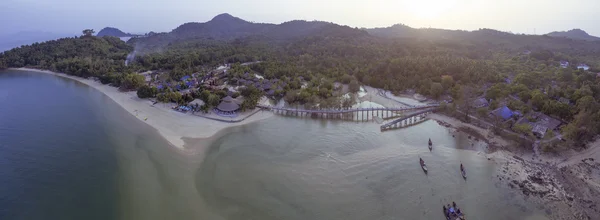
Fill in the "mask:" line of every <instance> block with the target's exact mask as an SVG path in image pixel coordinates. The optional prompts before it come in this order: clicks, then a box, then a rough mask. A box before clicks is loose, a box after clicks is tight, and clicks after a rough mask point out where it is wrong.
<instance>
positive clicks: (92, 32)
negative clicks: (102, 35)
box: [81, 29, 96, 37]
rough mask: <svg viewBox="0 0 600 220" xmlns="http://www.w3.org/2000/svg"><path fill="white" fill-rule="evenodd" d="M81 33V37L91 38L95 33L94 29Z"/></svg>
mask: <svg viewBox="0 0 600 220" xmlns="http://www.w3.org/2000/svg"><path fill="white" fill-rule="evenodd" d="M81 33H83V36H86V37H91V36H92V35H93V34H94V33H96V32H95V31H94V29H85V30H83V31H82V32H81Z"/></svg>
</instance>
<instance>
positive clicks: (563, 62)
mask: <svg viewBox="0 0 600 220" xmlns="http://www.w3.org/2000/svg"><path fill="white" fill-rule="evenodd" d="M560 67H562V68H567V67H569V62H568V61H564V60H562V61H560Z"/></svg>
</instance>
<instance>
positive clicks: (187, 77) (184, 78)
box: [181, 76, 190, 81]
mask: <svg viewBox="0 0 600 220" xmlns="http://www.w3.org/2000/svg"><path fill="white" fill-rule="evenodd" d="M189 78H190V76H184V77H181V81H184V80H186V79H189Z"/></svg>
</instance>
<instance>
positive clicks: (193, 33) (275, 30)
mask: <svg viewBox="0 0 600 220" xmlns="http://www.w3.org/2000/svg"><path fill="white" fill-rule="evenodd" d="M357 36H363V37H366V36H368V33H367V32H366V31H363V30H360V29H356V28H351V27H348V26H342V25H337V24H334V23H329V22H322V21H300V20H295V21H289V22H285V23H282V24H266V23H252V22H248V21H245V20H243V19H240V18H237V17H234V16H232V15H230V14H220V15H217V16H216V17H214V18H213V19H212V20H210V21H207V22H204V23H201V22H190V23H185V24H183V25H181V26H179V27H177V28H175V29H174V30H173V31H171V32H169V33H161V34H156V35H152V36H149V37H145V38H141V39H136V42H135V43H136V44H137V45H138V47H139V48H140V49H142V50H163V49H164V48H163V47H165V46H167V45H170V44H172V43H174V42H183V41H188V40H198V39H209V40H218V41H232V40H239V39H243V40H249V39H254V40H259V41H268V42H269V43H276V42H290V41H293V40H299V39H303V38H305V37H357Z"/></svg>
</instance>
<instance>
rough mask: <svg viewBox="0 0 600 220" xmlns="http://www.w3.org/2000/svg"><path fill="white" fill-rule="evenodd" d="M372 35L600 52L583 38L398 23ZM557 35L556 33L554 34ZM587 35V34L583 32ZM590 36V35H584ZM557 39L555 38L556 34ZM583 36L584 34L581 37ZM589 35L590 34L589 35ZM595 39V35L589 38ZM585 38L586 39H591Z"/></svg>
mask: <svg viewBox="0 0 600 220" xmlns="http://www.w3.org/2000/svg"><path fill="white" fill-rule="evenodd" d="M365 30H366V31H368V32H369V34H371V35H373V36H377V37H382V38H388V39H406V38H413V39H422V40H430V41H436V42H465V43H471V44H474V45H477V46H481V45H487V46H496V47H498V48H503V49H511V50H536V49H547V50H553V51H556V52H565V53H580V54H583V53H585V54H591V53H597V52H599V51H600V41H596V42H586V41H582V39H583V38H577V37H574V35H571V34H569V35H568V36H573V37H568V38H565V37H551V34H548V35H524V34H513V33H508V32H502V31H497V30H492V29H479V30H475V31H462V30H446V29H435V28H411V27H409V26H406V25H402V24H397V25H394V26H391V27H386V28H372V29H365ZM553 33H556V32H553ZM583 33H585V32H583ZM585 35H587V34H585ZM555 36H556V35H555ZM578 36H581V35H578ZM587 36H589V35H587ZM589 37H591V38H593V37H592V36H589ZM591 38H586V39H588V40H589V39H591Z"/></svg>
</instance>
